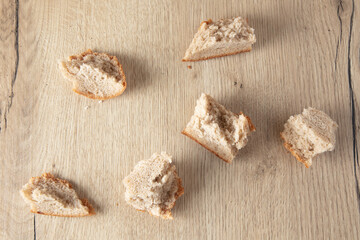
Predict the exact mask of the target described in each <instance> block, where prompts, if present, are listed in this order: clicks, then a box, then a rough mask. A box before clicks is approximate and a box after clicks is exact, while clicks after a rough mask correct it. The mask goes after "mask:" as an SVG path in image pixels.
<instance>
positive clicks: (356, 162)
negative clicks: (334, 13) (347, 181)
mask: <svg viewBox="0 0 360 240" xmlns="http://www.w3.org/2000/svg"><path fill="white" fill-rule="evenodd" d="M354 11H355V1H354V0H352V10H351V16H350V30H349V42H348V81H349V92H350V109H351V122H352V135H353V157H354V159H353V161H354V177H355V184H356V195H357V200H358V210H359V212H360V189H359V181H358V178H357V177H358V176H357V172H358V169H359V154H358V146H357V138H356V111H355V101H354V90H353V87H352V79H351V59H350V50H351V35H352V30H353V22H354Z"/></svg>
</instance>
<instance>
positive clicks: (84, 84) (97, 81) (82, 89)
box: [60, 49, 126, 100]
mask: <svg viewBox="0 0 360 240" xmlns="http://www.w3.org/2000/svg"><path fill="white" fill-rule="evenodd" d="M60 69H61V71H62V73H63V75H64V77H65V78H67V79H68V80H70V81H71V82H72V84H73V91H74V92H76V93H78V94H81V95H84V96H86V97H88V98H93V99H100V100H105V99H109V98H113V97H116V96H119V95H120V94H122V93H123V92H124V91H125V88H126V80H125V74H124V71H123V69H122V66H121V64H120V63H119V61H118V59H117V58H116V57H115V56H110V55H109V54H106V53H96V52H93V51H91V49H89V50H87V51H86V52H84V53H81V54H79V55H74V56H70V57H69V60H68V61H62V62H60Z"/></svg>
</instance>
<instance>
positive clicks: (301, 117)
mask: <svg viewBox="0 0 360 240" xmlns="http://www.w3.org/2000/svg"><path fill="white" fill-rule="evenodd" d="M337 128H338V125H337V124H336V122H334V121H333V120H332V119H331V118H330V117H329V116H328V115H326V113H324V112H322V111H320V110H317V109H315V108H311V107H309V108H307V109H304V110H303V112H302V114H298V115H295V116H291V117H290V118H289V120H288V121H287V122H286V123H285V126H284V131H283V132H281V133H280V135H281V138H282V139H283V140H284V141H285V142H284V146H285V148H286V149H288V150H289V151H290V152H291V153H292V155H294V156H295V157H296V159H297V160H298V161H300V162H302V163H303V164H304V165H305V166H306V167H307V168H308V167H310V166H311V164H312V159H313V158H314V157H315V156H316V155H318V154H320V153H323V152H326V151H332V150H334V148H335V142H336V137H335V135H336V130H337Z"/></svg>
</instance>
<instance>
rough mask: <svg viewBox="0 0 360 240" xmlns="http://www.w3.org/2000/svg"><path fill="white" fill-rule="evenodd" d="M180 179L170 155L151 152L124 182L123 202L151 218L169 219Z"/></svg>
mask: <svg viewBox="0 0 360 240" xmlns="http://www.w3.org/2000/svg"><path fill="white" fill-rule="evenodd" d="M179 180H180V179H179V177H178V175H177V173H176V168H175V166H174V165H173V164H172V160H171V156H170V155H168V154H166V153H165V152H162V153H161V154H158V153H154V154H153V155H152V156H151V158H150V159H147V160H142V161H140V162H139V163H138V164H136V166H135V168H134V170H133V171H132V172H131V173H130V175H129V176H127V177H126V178H125V179H124V180H123V183H124V186H125V188H126V192H125V200H126V202H127V203H128V204H130V205H132V206H133V207H134V208H136V209H138V210H142V211H148V212H149V213H150V214H151V215H154V216H159V217H163V218H172V217H171V208H172V207H173V206H174V204H175V201H176V199H177V197H178V195H177V193H178V190H179Z"/></svg>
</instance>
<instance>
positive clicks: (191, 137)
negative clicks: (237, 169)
mask: <svg viewBox="0 0 360 240" xmlns="http://www.w3.org/2000/svg"><path fill="white" fill-rule="evenodd" d="M181 133H182V134H184V135H185V136H187V137H189V138H190V139H192V140H194V141H195V142H197V143H198V144H200V145H201V146H203V147H204V148H205V149H206V150H208V151H210V152H212V153H213V154H215V155H216V156H217V157H218V158H220V159H221V160H223V161H224V162H226V163H232V161H229V160H227V159H225V158H223V157H222V156H220V155H219V154H218V153H217V152H215V151H213V150H212V149H210V148H209V147H208V146H206V145H205V144H203V143H201V142H200V141H199V140H197V139H196V138H195V137H194V136H192V135H191V134H190V133H187V132H186V131H185V129H184V130H182V132H181Z"/></svg>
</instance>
